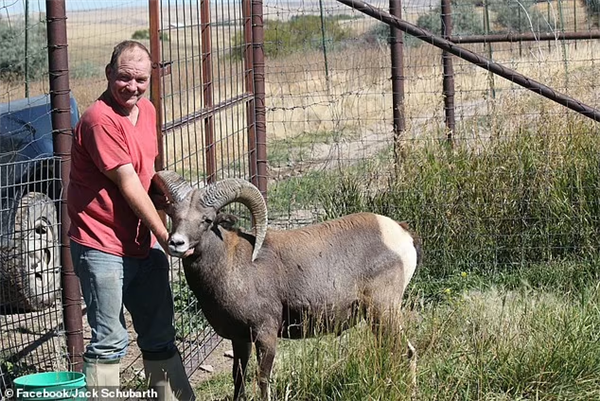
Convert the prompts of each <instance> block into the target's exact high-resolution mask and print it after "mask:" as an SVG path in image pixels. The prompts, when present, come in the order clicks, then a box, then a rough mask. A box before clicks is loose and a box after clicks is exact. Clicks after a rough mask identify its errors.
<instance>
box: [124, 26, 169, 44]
mask: <svg viewBox="0 0 600 401" xmlns="http://www.w3.org/2000/svg"><path fill="white" fill-rule="evenodd" d="M159 38H160V40H161V41H162V42H168V41H170V38H169V34H168V33H166V32H161V33H159ZM131 39H134V40H149V39H150V30H149V29H140V30H137V31H135V32H134V33H133V35H131Z"/></svg>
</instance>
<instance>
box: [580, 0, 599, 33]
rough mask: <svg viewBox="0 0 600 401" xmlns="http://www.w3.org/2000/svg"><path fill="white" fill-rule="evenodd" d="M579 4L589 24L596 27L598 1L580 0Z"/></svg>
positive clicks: (597, 23) (597, 22)
mask: <svg viewBox="0 0 600 401" xmlns="http://www.w3.org/2000/svg"><path fill="white" fill-rule="evenodd" d="M581 2H582V3H583V6H584V7H585V12H586V14H587V17H588V19H589V20H590V22H591V23H592V24H593V25H594V26H595V27H598V26H599V25H600V0H581Z"/></svg>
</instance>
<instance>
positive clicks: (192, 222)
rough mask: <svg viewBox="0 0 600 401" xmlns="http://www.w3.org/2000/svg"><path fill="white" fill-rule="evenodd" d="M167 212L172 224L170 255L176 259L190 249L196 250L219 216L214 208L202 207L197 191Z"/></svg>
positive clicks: (170, 207) (172, 205) (173, 205)
mask: <svg viewBox="0 0 600 401" xmlns="http://www.w3.org/2000/svg"><path fill="white" fill-rule="evenodd" d="M166 212H167V214H168V215H169V216H170V217H171V222H172V228H171V235H170V236H169V253H170V254H171V255H173V256H175V257H182V256H183V255H184V254H185V253H186V252H187V251H188V250H189V249H193V248H195V247H196V245H198V243H200V240H201V239H202V236H203V235H204V234H205V233H206V232H207V231H208V230H210V228H211V226H212V224H213V221H214V219H215V217H216V215H217V213H216V211H215V210H214V209H213V208H206V207H203V206H202V203H201V202H200V199H199V194H198V191H197V190H196V191H193V192H192V193H190V194H189V195H188V196H187V197H186V198H185V199H183V200H182V201H180V202H177V203H173V204H171V205H170V206H169V208H167V210H166Z"/></svg>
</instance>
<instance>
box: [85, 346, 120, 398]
mask: <svg viewBox="0 0 600 401" xmlns="http://www.w3.org/2000/svg"><path fill="white" fill-rule="evenodd" d="M119 362H120V360H119V359H114V360H109V361H105V360H100V359H88V358H85V357H84V358H83V373H84V374H85V383H86V387H87V389H88V391H89V392H91V394H92V397H90V398H89V399H90V400H103V399H109V398H110V397H103V396H102V395H103V391H102V389H107V390H108V391H109V392H111V393H114V392H115V391H116V390H117V389H119V388H120V378H119V372H120V368H121V365H120V363H119ZM105 394H106V390H105Z"/></svg>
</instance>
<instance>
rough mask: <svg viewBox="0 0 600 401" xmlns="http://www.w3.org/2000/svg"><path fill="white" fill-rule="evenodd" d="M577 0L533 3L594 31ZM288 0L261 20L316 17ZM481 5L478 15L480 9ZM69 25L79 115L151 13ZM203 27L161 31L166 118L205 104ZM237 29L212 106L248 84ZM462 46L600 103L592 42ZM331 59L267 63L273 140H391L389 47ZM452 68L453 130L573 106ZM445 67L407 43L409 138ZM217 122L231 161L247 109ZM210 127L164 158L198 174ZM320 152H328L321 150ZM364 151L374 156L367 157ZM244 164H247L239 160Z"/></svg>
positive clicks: (216, 76) (219, 50) (173, 140)
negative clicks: (237, 51) (113, 58)
mask: <svg viewBox="0 0 600 401" xmlns="http://www.w3.org/2000/svg"><path fill="white" fill-rule="evenodd" d="M277 4H279V3H277ZM577 4H578V3H574V2H573V1H565V2H560V3H557V2H554V1H553V2H549V3H540V4H538V5H536V8H538V9H539V11H540V12H542V14H544V15H545V16H547V18H548V21H549V24H551V25H554V26H556V27H557V29H565V30H571V29H587V28H588V27H587V26H586V18H585V14H584V11H583V8H582V7H581V6H577V7H576V5H577ZM288 6H289V7H287V8H285V7H283V5H282V7H281V8H277V5H275V6H273V7H272V8H268V7H267V8H266V9H265V10H266V11H265V12H266V17H265V18H270V19H273V18H277V17H280V18H282V19H286V18H289V16H290V15H294V13H297V14H300V13H302V12H306V13H311V12H314V6H312V5H310V7H312V8H310V7H309V5H308V4H306V5H305V7H304V8H302V7H300V6H299V5H298V7H296V8H295V7H293V6H292V3H289V4H288ZM411 6H412V7H411ZM409 7H410V8H407V10H406V12H405V13H404V16H405V18H406V19H407V20H409V21H412V22H414V21H416V19H417V18H418V15H420V14H422V13H423V12H426V11H427V10H428V8H427V7H426V6H425V5H419V4H416V3H415V4H410V3H409ZM344 11H345V9H343V8H341V9H339V8H338V9H335V12H338V13H340V12H344ZM478 12H482V11H481V8H479V9H478ZM236 13H237V14H236ZM239 13H240V11H239V10H237V9H233V14H232V15H230V16H229V18H232V19H234V20H236V19H237V20H239V18H240V16H239V15H238V14H239ZM163 14H164V16H165V18H166V16H167V15H168V16H169V18H174V19H176V18H179V19H180V20H181V21H183V22H186V23H189V22H192V16H191V15H189V13H188V14H185V13H180V15H178V14H177V13H176V12H174V11H172V12H170V13H169V12H168V11H163ZM215 14H216V17H215V18H217V19H220V20H223V19H224V18H226V17H227V13H226V12H225V13H224V12H223V10H215ZM349 14H350V12H349ZM352 15H353V16H354V17H355V18H352V19H347V20H343V21H342V22H341V24H342V25H343V26H344V27H345V29H348V30H350V31H351V32H352V33H351V37H353V38H356V39H359V38H361V35H362V34H364V33H365V32H367V31H368V30H370V29H371V28H372V27H373V26H374V24H376V22H374V21H373V20H371V19H367V18H364V17H363V16H362V15H360V14H358V13H354V14H352ZM67 24H68V38H69V63H70V69H71V72H70V77H71V88H72V91H73V93H74V95H75V97H76V98H77V100H78V103H79V106H80V111H83V110H84V109H85V108H87V106H89V105H90V104H91V102H93V101H94V99H95V98H96V97H97V96H98V95H99V94H100V93H101V92H102V91H103V90H104V86H105V79H104V76H103V67H104V64H105V63H106V62H107V60H108V58H109V55H110V52H111V50H112V47H113V46H114V44H115V43H117V42H118V41H120V40H123V39H129V38H131V36H132V35H133V33H134V32H135V31H138V30H143V29H147V26H148V14H147V10H146V9H144V8H122V9H99V10H94V11H76V12H71V13H69V15H68V21H67ZM563 27H564V28H563ZM198 31H199V30H198V29H197V27H193V26H192V27H190V28H185V29H174V28H172V29H168V30H166V31H165V32H166V33H167V34H168V35H169V37H170V41H169V42H164V43H163V59H164V60H168V61H173V64H172V73H171V75H170V76H168V77H166V78H165V80H164V81H163V90H164V107H163V111H164V122H165V123H169V122H171V121H175V120H177V119H180V118H182V117H184V116H186V115H189V114H193V113H197V112H198V111H201V110H202V109H203V108H204V98H203V97H204V92H203V91H204V89H205V88H204V87H203V85H202V82H201V74H202V71H201V62H202V51H201V49H200V47H199V34H198ZM239 33H240V26H239V25H235V24H234V25H227V24H218V25H217V26H215V27H214V28H213V49H214V53H213V81H214V83H213V85H212V90H213V97H212V99H213V103H215V104H217V103H219V102H223V101H226V100H227V99H229V98H231V97H235V96H237V95H240V94H242V93H244V91H245V88H244V72H245V69H244V66H243V63H242V62H241V61H240V60H235V59H233V58H232V57H231V56H230V50H231V48H232V44H233V40H234V37H235V36H236V35H239ZM146 42H147V41H146ZM282 45H285V44H282ZM467 46H468V48H469V49H471V50H473V51H476V52H478V53H479V54H482V55H486V56H488V57H489V56H491V57H492V58H493V60H494V61H497V62H499V63H502V64H504V65H505V66H507V67H510V68H513V69H515V70H516V71H518V72H520V73H522V74H525V75H526V76H528V77H530V78H531V79H534V80H536V81H539V82H542V83H544V84H546V85H548V86H550V87H552V88H554V89H556V90H557V91H558V92H562V93H566V94H568V95H570V96H572V97H574V98H576V99H578V100H580V101H582V102H583V103H586V104H588V105H590V106H592V107H593V106H594V105H597V104H598V103H599V102H598V93H599V92H598V90H596V79H595V78H596V76H597V70H598V65H597V64H598V61H597V60H596V57H597V56H596V55H597V54H599V52H598V50H600V49H599V46H600V45H599V44H598V42H597V41H593V40H590V41H580V42H574V41H572V42H568V43H566V42H565V43H563V42H559V41H552V42H530V43H522V44H519V43H504V44H494V45H493V46H492V47H491V49H490V48H488V47H486V46H484V45H467ZM324 56H325V55H324V54H323V52H321V51H317V50H311V49H307V50H305V51H303V52H300V53H294V54H291V55H289V56H286V57H282V58H275V59H267V60H266V64H265V69H266V76H265V82H266V107H267V115H266V119H267V139H268V141H271V142H272V141H281V140H286V139H287V138H295V137H298V136H300V135H304V134H307V133H327V132H330V133H335V136H336V137H338V138H339V137H341V138H346V139H347V140H349V141H362V142H365V141H366V142H370V143H374V142H375V141H385V142H388V141H389V139H390V138H391V136H392V109H393V106H392V94H391V80H390V75H391V71H390V61H389V51H388V49H387V47H386V46H385V45H382V44H379V45H378V44H373V43H371V44H368V43H364V42H362V41H360V40H356V41H352V40H350V41H348V43H346V44H344V45H343V46H337V47H335V48H334V49H333V50H330V51H329V52H328V54H327V60H325V58H324ZM325 62H327V65H326V64H325ZM326 69H327V72H328V75H326ZM454 71H455V90H456V99H455V101H456V115H457V120H458V126H457V131H456V133H455V135H456V136H457V137H460V136H461V135H465V136H466V137H476V136H481V135H486V132H477V131H478V123H477V120H478V119H481V118H486V119H488V120H494V121H495V123H497V124H506V126H504V127H503V128H502V130H504V131H506V132H510V130H511V129H512V127H514V126H516V125H518V124H517V122H518V121H519V120H521V119H530V116H531V115H532V114H539V113H540V111H541V110H543V111H544V112H548V113H552V114H554V113H559V114H560V113H571V112H567V111H565V109H563V108H562V107H560V106H557V105H555V104H554V103H552V102H551V101H549V100H546V99H543V98H541V97H539V96H536V95H534V94H532V93H531V92H528V91H526V90H524V89H522V88H520V87H518V86H517V85H515V84H512V83H511V82H509V81H507V80H505V79H503V78H499V77H493V76H491V75H490V74H489V73H488V72H487V71H485V70H483V69H481V68H478V67H475V66H473V65H470V64H468V63H465V62H463V61H462V60H460V59H459V58H457V57H454ZM442 74H443V72H442V67H441V51H440V50H439V49H437V48H434V47H433V46H430V45H426V44H424V45H421V46H418V47H407V48H406V49H405V90H406V97H405V104H404V107H405V116H406V123H407V132H406V134H405V139H416V138H424V137H425V138H426V137H431V136H433V137H436V136H439V135H440V133H441V132H443V131H444V111H443V96H442ZM21 90H22V89H21V87H20V86H14V87H13V86H9V87H8V90H7V92H8V93H11V97H12V98H17V97H18V96H17V95H16V94H17V93H19V92H20V91H21ZM30 91H31V92H32V94H36V93H46V92H48V84H47V82H46V80H42V81H40V82H33V83H32V84H31V88H30ZM2 92H5V91H4V90H3V91H2ZM213 122H214V124H215V135H216V138H215V139H216V143H217V145H216V146H217V148H216V154H217V157H218V158H219V163H220V164H221V165H222V166H224V165H228V164H232V163H234V164H235V159H236V158H238V159H239V158H240V157H244V158H245V156H243V155H244V154H245V152H246V150H247V146H246V141H245V139H244V135H245V128H244V127H245V126H246V115H245V109H244V107H243V106H240V107H237V108H234V109H232V110H230V111H227V112H221V113H219V114H216V115H215V118H214V121H213ZM203 133H204V122H203V121H202V120H199V122H197V123H195V124H192V125H190V126H187V127H185V128H182V129H178V130H175V131H173V132H170V133H168V134H167V135H166V138H165V141H166V142H165V148H166V151H167V160H169V161H171V162H173V163H175V162H176V161H181V163H180V165H181V166H182V167H183V169H184V170H186V171H188V170H189V171H191V172H193V173H194V175H196V174H197V175H198V176H201V175H202V171H203V164H204V161H203V157H204V148H205V143H204V136H203ZM338 142H339V141H338ZM320 153H321V154H323V152H320ZM315 156H317V155H315ZM325 156H328V157H329V156H330V155H327V153H326V152H325ZM355 156H357V155H341V156H340V155H338V157H347V158H354V157H355ZM364 156H368V155H360V157H364ZM309 157H310V155H309ZM244 163H246V161H245V160H244V161H242V162H241V164H244ZM275 167H280V166H275ZM243 168H245V167H243ZM243 168H242V169H243Z"/></svg>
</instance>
